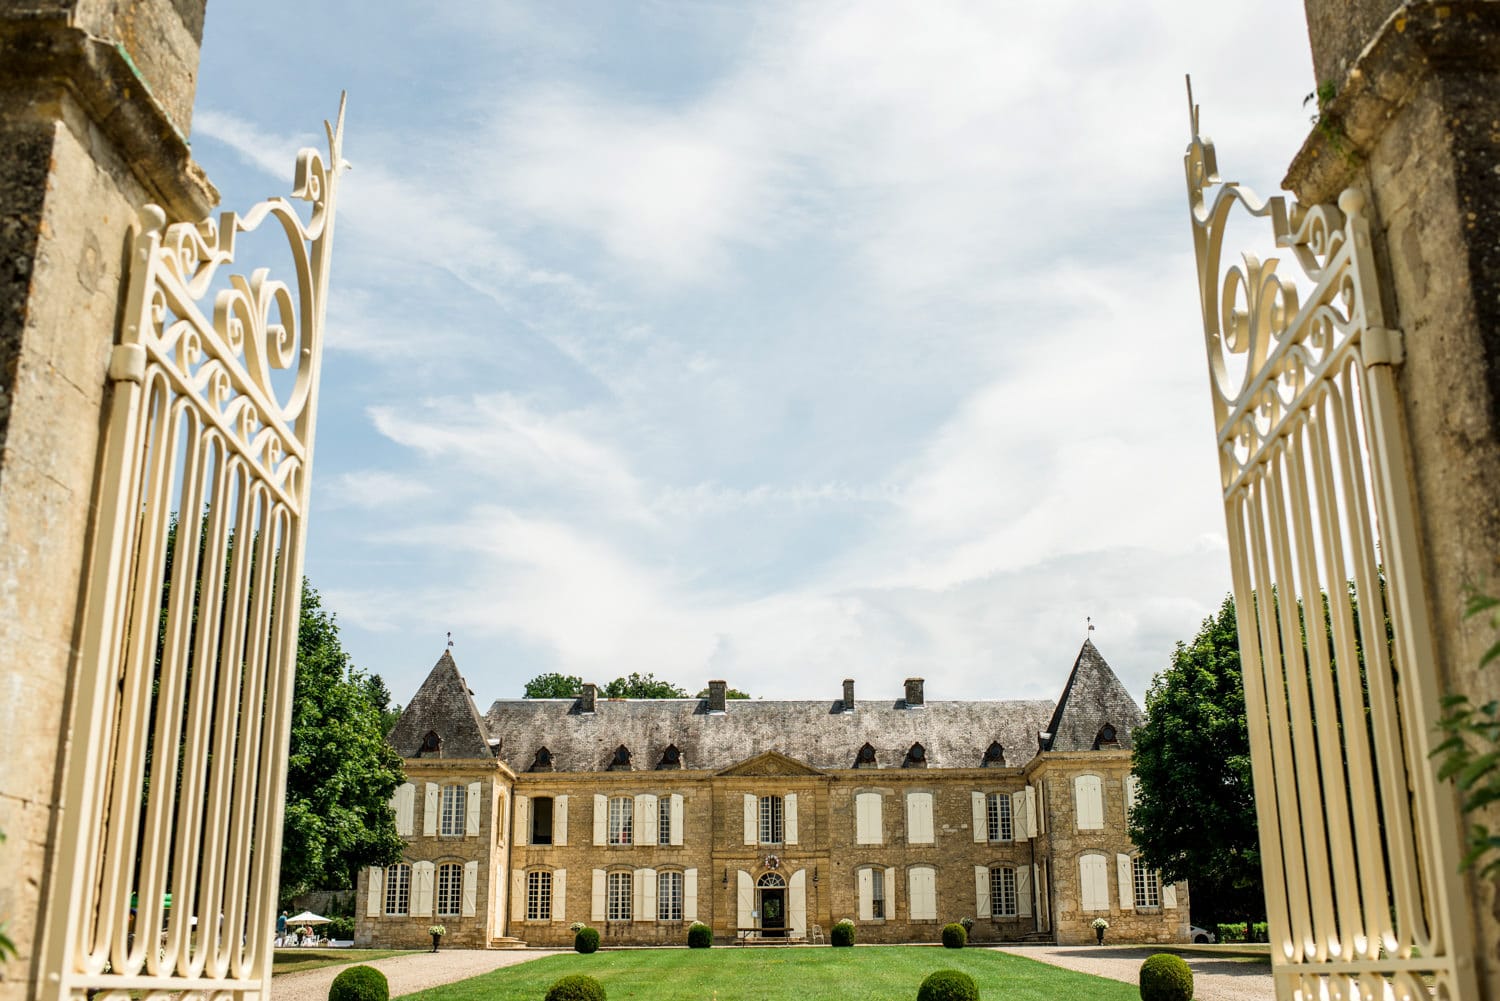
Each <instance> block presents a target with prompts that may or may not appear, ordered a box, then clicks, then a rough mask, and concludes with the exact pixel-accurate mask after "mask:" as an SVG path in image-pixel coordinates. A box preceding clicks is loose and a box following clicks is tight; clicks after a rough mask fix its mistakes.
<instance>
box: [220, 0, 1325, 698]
mask: <svg viewBox="0 0 1500 1001" xmlns="http://www.w3.org/2000/svg"><path fill="white" fill-rule="evenodd" d="M1189 72H1190V73H1192V75H1193V87H1194V93H1195V98H1196V100H1197V101H1198V102H1199V104H1200V105H1202V108H1203V128H1204V131H1205V133H1206V134H1207V135H1209V136H1211V137H1213V138H1214V139H1215V140H1217V147H1218V153H1219V163H1220V167H1221V170H1222V172H1223V173H1224V174H1225V175H1226V176H1227V177H1230V179H1234V180H1240V181H1243V182H1244V183H1246V184H1248V185H1250V186H1251V187H1252V188H1254V189H1255V190H1256V191H1258V192H1260V193H1262V194H1267V193H1271V192H1272V191H1274V190H1275V189H1276V188H1277V187H1278V183H1279V180H1280V178H1281V176H1282V174H1283V172H1284V170H1285V167H1286V164H1287V163H1288V162H1289V161H1290V159H1291V157H1292V155H1293V154H1294V153H1295V152H1296V150H1297V148H1298V146H1299V145H1300V144H1301V142H1302V140H1303V138H1304V137H1305V136H1306V134H1307V131H1308V128H1309V124H1308V109H1307V108H1306V107H1304V103H1303V101H1304V97H1305V96H1306V94H1307V93H1308V92H1309V91H1311V90H1313V89H1314V84H1313V81H1312V68H1311V59H1310V56H1309V55H1308V50H1307V38H1306V29H1305V27H1304V23H1303V20H1302V5H1301V3H1299V2H1295V0H1260V2H1257V3H1253V4H1204V3H1198V2H1191V3H1190V2H1178V0H1159V2H1138V3H1129V4H1125V3H1115V4H1100V3H1098V2H1097V0H1095V2H1081V0H1080V2H1072V0H1056V2H1048V3H1028V4H1020V3H1014V2H1009V0H990V2H983V3H963V2H948V0H924V2H921V3H917V2H907V3H885V2H879V0H861V2H858V3H838V2H811V0H809V2H802V3H778V2H768V0H759V2H753V3H752V2H745V3H729V2H714V0H704V2H697V3H690V2H673V0H641V2H636V3H627V2H623V0H618V2H602V0H601V2H591V3H585V2H561V3H559V2H555V0H553V2H539V3H522V2H516V3H511V2H506V0H484V2H448V3H442V4H421V5H419V4H401V3H394V2H388V3H378V4H372V3H369V2H368V0H364V2H358V3H355V2H343V0H317V2H314V3H308V2H302V3H297V4H292V3H287V2H283V0H264V2H257V3H253V4H245V3H230V2H225V0H216V2H214V3H211V4H210V5H209V8H208V16H207V24H206V27H205V35H204V45H203V60H202V65H201V67H200V76H199V88H198V99H197V103H196V106H195V110H194V118H193V123H192V131H191V139H192V143H193V152H194V156H195V157H196V158H197V159H198V161H199V162H200V163H201V164H202V165H203V166H204V168H205V169H206V170H207V171H208V173H209V176H210V177H211V178H212V179H213V181H214V183H215V184H216V185H217V187H218V189H219V191H220V193H221V195H222V198H223V204H222V206H221V207H222V208H224V209H238V210H241V211H243V210H245V209H247V208H249V207H250V205H252V204H253V203H254V202H256V201H258V200H260V199H262V198H265V197H268V196H271V195H276V194H281V193H284V192H285V191H286V190H287V185H288V184H289V183H290V179H291V168H292V164H293V162H294V160H295V155H296V151H297V149H298V148H299V147H301V146H309V145H310V146H323V144H324V143H323V138H322V122H323V120H324V119H325V118H333V117H334V116H335V114H336V112H337V108H338V100H339V93H340V91H341V90H347V91H348V94H349V97H348V113H347V120H346V126H345V138H344V151H345V156H346V158H347V159H348V160H349V161H350V163H351V164H352V167H353V169H352V170H351V171H350V172H349V173H348V174H346V175H345V176H344V179H343V181H342V188H341V189H340V193H339V204H338V212H339V217H338V223H337V230H336V234H335V246H334V265H333V277H332V287H331V291H330V298H329V308H328V321H327V328H326V338H327V340H326V344H327V349H326V354H325V356H324V372H323V382H322V389H321V397H320V416H319V427H318V437H317V445H316V455H315V462H314V473H313V494H312V504H311V510H310V514H309V534H308V553H307V567H306V572H307V575H308V577H309V579H310V581H311V582H312V584H313V586H314V587H316V588H317V589H318V590H319V591H320V592H321V594H322V596H323V600H324V603H325V605H326V606H327V607H328V608H330V609H331V610H332V611H334V612H335V613H336V615H337V617H338V623H339V626H340V629H341V633H342V638H343V641H344V645H345V647H346V649H347V650H348V651H349V653H350V654H351V656H352V658H353V660H354V662H355V663H356V664H357V665H358V666H359V667H360V668H361V669H362V670H365V671H368V672H371V673H376V674H380V675H381V676H382V677H383V678H384V679H385V680H386V682H387V684H388V685H389V687H390V688H391V690H392V692H393V695H394V698H395V700H396V701H397V702H402V703H404V702H405V701H407V700H408V699H409V698H410V696H411V694H412V693H413V692H414V691H415V690H416V687H417V686H418V685H419V684H420V683H421V681H422V679H423V678H424V677H425V676H426V674H427V672H428V671H429V670H430V669H431V667H432V665H433V663H434V662H435V661H436V660H437V659H438V657H439V656H440V655H441V653H442V651H443V649H444V648H445V645H446V643H447V638H448V634H449V633H451V634H452V642H453V648H452V652H453V655H454V658H455V659H456V661H457V662H458V665H459V668H460V670H461V671H462V672H463V673H464V675H465V677H466V679H467V680H468V682H469V686H470V688H471V689H473V690H474V692H475V695H476V701H477V702H478V703H479V705H480V707H481V709H483V708H484V707H486V706H488V704H489V703H490V702H491V701H492V700H494V699H496V698H512V697H517V696H519V695H520V694H521V691H522V688H523V686H524V685H525V682H526V681H527V680H528V679H529V678H532V677H534V676H536V675H538V674H541V673H544V672H549V671H558V672H562V673H565V674H575V675H580V676H582V677H583V678H584V679H585V680H590V681H596V682H598V683H601V684H603V683H604V682H607V681H609V680H610V679H612V678H615V677H618V676H620V675H623V674H628V673H630V672H633V671H639V672H641V673H646V672H651V673H653V674H655V675H656V676H657V677H659V678H664V679H666V680H669V681H672V682H674V683H675V684H678V685H680V686H681V687H683V688H685V689H687V690H688V691H689V692H696V691H698V690H700V689H701V688H703V687H704V686H705V685H706V684H707V682H708V680H709V679H710V678H722V679H725V680H727V681H728V682H729V683H730V685H731V686H733V687H735V688H739V689H742V690H744V691H747V692H749V693H750V694H751V695H752V696H759V697H765V698H810V699H824V698H826V699H829V700H832V699H835V698H838V697H839V696H840V694H841V681H842V679H844V678H854V679H855V680H856V682H857V691H858V694H859V697H860V698H862V699H865V698H868V699H876V698H891V699H896V698H899V697H900V694H901V683H902V679H904V678H907V677H922V678H925V679H926V694H927V698H928V699H930V700H943V699H974V698H1049V699H1055V698H1056V697H1057V695H1058V694H1059V693H1060V691H1061V689H1062V686H1063V684H1064V682H1065V681H1066V678H1067V673H1068V671H1069V669H1070V668H1071V666H1072V663H1073V660H1074V658H1075V657H1076V655H1077V652H1078V648H1079V646H1080V645H1081V644H1082V642H1083V640H1084V639H1085V637H1091V638H1092V639H1093V640H1094V642H1095V644H1096V645H1097V646H1098V647H1099V649H1100V651H1101V652H1102V653H1103V654H1104V656H1105V658H1106V659H1107V660H1108V661H1109V662H1110V664H1111V665H1112V666H1113V667H1114V669H1115V671H1116V673H1117V674H1118V675H1119V676H1120V678H1121V680H1122V681H1123V682H1124V683H1125V685H1126V687H1127V688H1128V689H1129V690H1130V691H1131V693H1132V694H1133V695H1135V697H1136V698H1137V700H1143V699H1144V696H1145V693H1146V691H1147V688H1148V687H1149V684H1150V680H1151V678H1152V676H1153V675H1155V674H1156V673H1157V672H1159V671H1160V670H1162V669H1163V668H1164V667H1165V666H1166V665H1167V663H1168V662H1169V658H1170V656H1171V652H1172V649H1173V647H1174V645H1175V644H1176V643H1177V642H1178V641H1179V640H1187V639H1190V638H1191V637H1192V636H1193V635H1194V633H1196V631H1197V629H1198V627H1199V625H1200V623H1201V621H1202V620H1203V619H1204V618H1205V617H1206V616H1208V615H1209V614H1211V613H1212V612H1213V611H1215V610H1216V609H1217V607H1218V605H1219V603H1220V602H1221V601H1222V600H1223V598H1224V596H1225V594H1226V593H1227V592H1228V589H1229V579H1228V562H1227V560H1228V549H1227V544H1226V541H1225V537H1224V521H1223V511H1222V507H1221V504H1220V499H1219V494H1218V487H1217V483H1218V474H1217V468H1216V462H1215V458H1214V442H1213V427H1212V418H1211V412H1210V407H1209V396H1208V382H1207V370H1206V363H1205V356H1204V351H1203V347H1202V343H1203V341H1202V328H1201V325H1200V321H1199V306H1198V298H1197V292H1196V290H1195V284H1194V281H1195V279H1194V275H1195V268H1194V261H1193V251H1192V243H1191V236H1190V231H1189V227H1188V220H1187V203H1186V196H1185V187H1184V181H1183V174H1182V153H1183V150H1184V148H1185V146H1186V144H1187V142H1188V139H1189V119H1188V111H1187V98H1186V95H1185V91H1184V86H1183V75H1184V73H1189ZM242 263H244V262H243V258H242ZM1090 622H1091V623H1092V625H1093V626H1094V630H1093V631H1092V632H1090V631H1089V624H1090Z"/></svg>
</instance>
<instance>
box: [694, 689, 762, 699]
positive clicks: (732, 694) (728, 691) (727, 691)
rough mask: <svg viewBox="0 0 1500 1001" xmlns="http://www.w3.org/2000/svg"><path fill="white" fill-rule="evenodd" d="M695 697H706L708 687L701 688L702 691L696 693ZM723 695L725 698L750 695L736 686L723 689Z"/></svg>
mask: <svg viewBox="0 0 1500 1001" xmlns="http://www.w3.org/2000/svg"><path fill="white" fill-rule="evenodd" d="M697 697H698V698H700V699H706V698H708V689H707V688H705V689H703V691H701V692H699V693H698V695H697ZM724 697H725V698H726V699H748V698H749V697H750V694H749V693H748V692H742V691H740V690H739V689H738V688H726V689H725V690H724Z"/></svg>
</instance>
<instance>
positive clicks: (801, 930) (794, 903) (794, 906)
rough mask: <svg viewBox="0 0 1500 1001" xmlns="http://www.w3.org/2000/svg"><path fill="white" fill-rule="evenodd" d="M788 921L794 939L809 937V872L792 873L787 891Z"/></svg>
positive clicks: (804, 870) (798, 871) (802, 870)
mask: <svg viewBox="0 0 1500 1001" xmlns="http://www.w3.org/2000/svg"><path fill="white" fill-rule="evenodd" d="M786 921H787V924H788V925H789V926H790V927H791V929H792V937H793V938H806V937H807V870H806V869H798V870H797V871H796V872H794V873H792V879H791V882H789V883H788V884H787V889H786Z"/></svg>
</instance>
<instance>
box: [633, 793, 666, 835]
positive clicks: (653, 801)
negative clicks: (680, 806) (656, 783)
mask: <svg viewBox="0 0 1500 1001" xmlns="http://www.w3.org/2000/svg"><path fill="white" fill-rule="evenodd" d="M643 802H645V804H646V809H645V814H646V815H645V821H646V822H645V823H644V824H638V825H636V829H635V843H636V844H638V845H654V844H656V843H658V842H659V841H660V840H661V812H660V811H661V808H660V806H659V805H658V804H659V800H658V799H657V797H656V796H655V795H654V794H653V793H649V792H648V793H646V794H645V796H644V797H643Z"/></svg>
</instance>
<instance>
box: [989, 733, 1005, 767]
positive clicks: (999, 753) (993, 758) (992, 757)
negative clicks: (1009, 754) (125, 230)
mask: <svg viewBox="0 0 1500 1001" xmlns="http://www.w3.org/2000/svg"><path fill="white" fill-rule="evenodd" d="M1004 765H1005V748H1004V747H1002V746H1001V745H1000V742H999V741H998V740H995V741H991V742H990V746H989V747H988V748H986V749H985V752H984V767H985V768H996V767H1003V766H1004Z"/></svg>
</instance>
